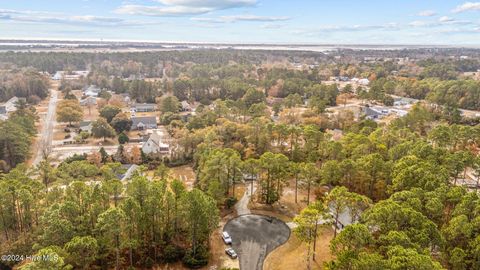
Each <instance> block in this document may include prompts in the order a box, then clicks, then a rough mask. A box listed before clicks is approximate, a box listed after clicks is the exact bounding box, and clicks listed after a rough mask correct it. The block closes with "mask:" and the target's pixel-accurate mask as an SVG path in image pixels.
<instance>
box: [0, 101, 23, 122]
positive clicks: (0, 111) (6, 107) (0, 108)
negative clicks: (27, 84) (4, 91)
mask: <svg viewBox="0 0 480 270" xmlns="http://www.w3.org/2000/svg"><path fill="white" fill-rule="evenodd" d="M19 100H20V98H18V97H12V98H11V99H9V100H8V101H7V102H5V103H3V104H1V105H0V119H2V120H7V119H8V114H9V113H11V112H14V111H16V110H17V102H18V101H19Z"/></svg>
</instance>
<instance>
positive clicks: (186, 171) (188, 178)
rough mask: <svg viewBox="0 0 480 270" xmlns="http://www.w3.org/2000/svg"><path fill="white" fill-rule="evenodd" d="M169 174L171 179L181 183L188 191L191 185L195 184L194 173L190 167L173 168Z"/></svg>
mask: <svg viewBox="0 0 480 270" xmlns="http://www.w3.org/2000/svg"><path fill="white" fill-rule="evenodd" d="M170 174H171V175H172V177H174V178H177V179H179V180H180V181H182V182H183V183H184V184H185V186H186V187H187V189H188V190H191V189H192V188H193V184H194V183H195V172H194V171H193V168H192V167H191V166H190V165H183V166H179V167H174V168H172V169H171V172H170Z"/></svg>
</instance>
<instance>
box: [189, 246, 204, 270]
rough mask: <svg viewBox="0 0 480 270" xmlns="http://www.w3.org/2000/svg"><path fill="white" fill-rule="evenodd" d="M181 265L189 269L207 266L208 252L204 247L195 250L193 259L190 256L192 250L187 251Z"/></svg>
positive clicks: (191, 255)
mask: <svg viewBox="0 0 480 270" xmlns="http://www.w3.org/2000/svg"><path fill="white" fill-rule="evenodd" d="M183 264H184V265H185V266H187V267H190V268H200V267H202V266H205V265H207V264H208V251H207V250H206V249H205V248H204V247H199V248H198V249H197V254H196V255H195V257H194V256H193V254H192V250H191V249H189V250H188V251H187V253H186V254H185V256H184V257H183Z"/></svg>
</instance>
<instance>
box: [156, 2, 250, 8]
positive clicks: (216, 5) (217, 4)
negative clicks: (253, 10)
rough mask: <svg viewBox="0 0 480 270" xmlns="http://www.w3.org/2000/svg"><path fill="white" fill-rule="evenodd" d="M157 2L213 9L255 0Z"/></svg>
mask: <svg viewBox="0 0 480 270" xmlns="http://www.w3.org/2000/svg"><path fill="white" fill-rule="evenodd" d="M157 2H160V3H162V4H164V5H167V6H183V7H210V8H214V9H226V8H235V7H245V6H252V5H255V4H256V3H257V1H256V0H157Z"/></svg>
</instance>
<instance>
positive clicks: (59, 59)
mask: <svg viewBox="0 0 480 270" xmlns="http://www.w3.org/2000/svg"><path fill="white" fill-rule="evenodd" d="M293 57H296V58H299V59H302V58H312V59H315V58H318V59H321V58H325V55H324V54H321V53H315V52H290V51H267V50H248V51H241V50H189V51H163V52H135V53H121V52H117V53H85V52H78V53H77V52H73V53H72V52H6V53H1V54H0V62H2V63H3V65H13V66H16V67H34V68H36V69H38V70H41V71H47V72H49V73H55V72H56V71H58V70H68V69H71V70H86V69H90V68H92V69H94V68H108V66H109V65H108V64H107V63H109V62H110V63H113V66H114V67H115V68H114V69H115V72H116V71H118V69H119V68H121V67H122V66H124V65H128V63H129V61H135V62H137V64H139V65H141V69H140V70H141V72H142V74H149V75H160V74H162V73H161V66H160V69H159V63H163V62H164V61H168V62H172V63H179V64H184V63H188V62H191V63H197V64H228V62H229V61H234V62H236V63H240V64H247V63H257V64H260V63H261V62H262V61H265V60H285V59H290V58H293ZM104 61H106V62H104ZM102 63H103V64H104V67H101V65H102ZM105 64H107V66H105ZM111 75H114V74H111Z"/></svg>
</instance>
